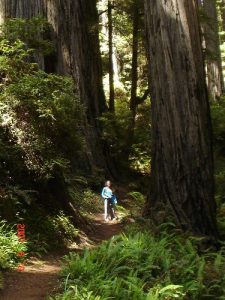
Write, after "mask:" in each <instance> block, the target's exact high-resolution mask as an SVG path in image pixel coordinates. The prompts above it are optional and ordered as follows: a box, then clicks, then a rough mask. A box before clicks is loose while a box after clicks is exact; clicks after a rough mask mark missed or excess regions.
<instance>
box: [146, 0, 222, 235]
mask: <svg viewBox="0 0 225 300" xmlns="http://www.w3.org/2000/svg"><path fill="white" fill-rule="evenodd" d="M196 5H197V1H196V0H189V1H186V0H180V1H176V0H168V1H164V0H145V12H146V27H147V39H148V48H149V49H148V56H149V62H150V64H149V65H150V80H151V95H152V172H151V177H152V185H151V193H150V197H149V200H148V202H147V207H146V214H151V212H152V211H154V209H157V207H158V206H160V205H161V204H162V203H164V204H165V202H166V203H168V204H169V206H170V208H171V209H172V211H173V213H174V215H175V217H176V219H177V222H178V223H179V224H180V226H181V228H183V229H185V230H190V231H192V232H194V233H197V234H201V235H209V236H211V237H217V226H216V204H215V201H214V183H213V154H212V137H211V123H210V112H209V101H208V97H207V90H206V84H205V74H204V64H203V55H202V46H201V39H200V29H199V20H198V14H197V7H196Z"/></svg>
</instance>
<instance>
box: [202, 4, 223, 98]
mask: <svg viewBox="0 0 225 300" xmlns="http://www.w3.org/2000/svg"><path fill="white" fill-rule="evenodd" d="M202 10H203V17H202V27H203V35H204V44H205V51H206V76H207V85H208V91H209V95H210V97H211V98H212V99H213V100H216V99H217V98H219V97H220V96H221V95H222V92H223V88H224V86H223V73H222V60H221V52H220V39H219V26H218V14H217V7H216V0H203V1H202Z"/></svg>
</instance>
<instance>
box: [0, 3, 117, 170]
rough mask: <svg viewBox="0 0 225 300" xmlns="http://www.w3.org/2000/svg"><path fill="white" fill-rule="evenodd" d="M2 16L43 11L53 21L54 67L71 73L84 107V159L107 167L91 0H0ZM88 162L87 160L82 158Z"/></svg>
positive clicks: (95, 167) (95, 23)
mask: <svg viewBox="0 0 225 300" xmlns="http://www.w3.org/2000/svg"><path fill="white" fill-rule="evenodd" d="M0 15H1V19H2V20H5V19H6V18H8V17H21V18H30V17H33V16H38V15H42V16H44V17H46V18H47V20H48V21H49V23H50V24H51V25H52V38H53V40H54V43H55V48H56V57H55V61H54V64H55V66H54V68H53V69H54V70H56V72H57V73H59V74H66V75H68V74H71V75H72V76H73V78H74V80H75V82H76V85H77V86H78V90H79V93H80V99H81V102H82V104H83V105H84V107H85V109H86V114H85V115H86V124H85V126H84V131H85V136H86V143H87V151H86V152H87V155H88V158H87V161H88V162H89V165H90V167H91V169H92V171H93V172H95V171H96V170H99V169H102V170H104V169H106V170H107V169H109V168H108V164H110V161H111V160H110V158H108V164H107V162H106V160H105V156H106V157H107V155H108V154H107V153H108V152H107V145H104V144H102V141H101V128H100V124H99V120H98V118H99V117H100V115H101V113H102V112H103V111H105V109H106V104H105V96H104V92H103V86H102V67H101V56H100V49H99V32H98V13H97V8H96V1H93V0H82V1H81V0H75V1H73V0H65V1H63V0H36V1H33V0H14V1H8V0H1V1H0ZM84 164H87V162H84ZM110 169H111V170H112V166H110Z"/></svg>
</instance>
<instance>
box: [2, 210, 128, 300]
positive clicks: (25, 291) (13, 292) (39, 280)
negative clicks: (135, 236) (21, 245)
mask: <svg viewBox="0 0 225 300" xmlns="http://www.w3.org/2000/svg"><path fill="white" fill-rule="evenodd" d="M93 229H94V230H93V234H92V235H91V236H90V237H89V238H90V239H91V240H92V241H93V242H94V245H96V244H99V243H101V242H102V241H103V240H107V239H109V238H111V237H112V236H113V235H116V234H118V233H119V232H120V231H121V230H122V225H121V224H120V223H119V222H118V221H109V222H108V223H105V222H104V221H103V215H102V214H96V215H95V218H94V220H93ZM83 247H87V244H86V245H84V246H83ZM80 249H82V246H81V247H80ZM64 254H65V253H64ZM62 256H63V254H62V253H56V254H51V255H45V256H44V257H42V258H41V259H38V258H35V257H32V258H30V259H29V260H28V261H27V262H26V264H25V269H24V271H23V272H18V271H16V270H15V271H14V270H12V271H7V272H6V273H5V274H4V278H5V280H4V289H3V290H2V291H0V299H1V300H44V299H47V297H48V295H50V294H54V293H55V292H57V289H58V287H59V284H60V276H59V272H60V270H61V265H60V259H61V258H62Z"/></svg>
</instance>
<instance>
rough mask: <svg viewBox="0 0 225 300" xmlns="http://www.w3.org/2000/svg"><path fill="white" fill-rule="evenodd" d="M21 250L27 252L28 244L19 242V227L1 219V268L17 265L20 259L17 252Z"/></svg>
mask: <svg viewBox="0 0 225 300" xmlns="http://www.w3.org/2000/svg"><path fill="white" fill-rule="evenodd" d="M21 251H23V252H24V253H26V252H27V245H26V242H23V243H21V242H19V240H18V237H17V229H16V228H15V227H10V226H9V225H6V222H5V221H0V270H1V269H6V268H12V267H16V266H17V264H18V263H19V261H20V258H19V257H18V255H17V254H18V253H19V252H21ZM0 281H1V279H0ZM0 285H1V283H0Z"/></svg>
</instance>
